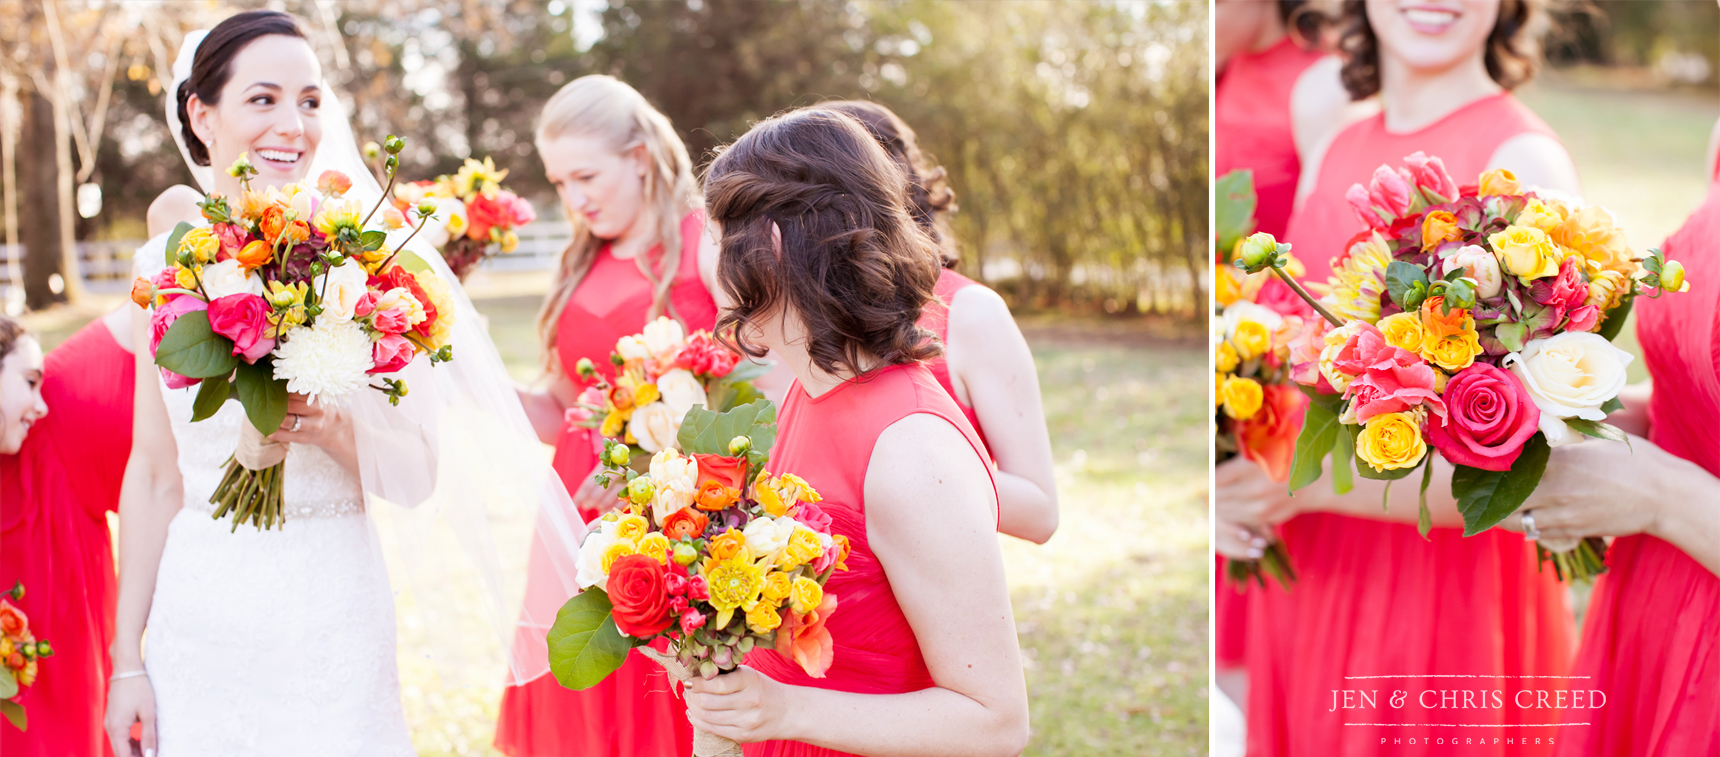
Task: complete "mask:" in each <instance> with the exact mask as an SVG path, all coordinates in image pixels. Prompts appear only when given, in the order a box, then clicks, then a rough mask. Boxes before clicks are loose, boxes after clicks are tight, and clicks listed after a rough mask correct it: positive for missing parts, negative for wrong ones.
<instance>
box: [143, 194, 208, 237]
mask: <svg viewBox="0 0 1720 757" xmlns="http://www.w3.org/2000/svg"><path fill="white" fill-rule="evenodd" d="M202 200H203V193H202V192H199V191H197V190H195V189H192V188H191V187H188V186H185V185H184V184H175V185H173V186H171V187H168V188H167V190H166V191H164V192H162V193H161V194H160V195H157V196H156V198H155V201H154V202H151V203H150V204H149V215H148V219H149V235H150V236H151V237H154V236H156V235H159V234H162V233H164V232H167V231H171V230H173V227H174V226H177V225H178V224H179V223H180V222H181V221H184V222H186V223H197V221H198V219H201V218H202V217H203V213H202V211H201V210H199V209H198V208H197V203H199V202H201V201H202Z"/></svg>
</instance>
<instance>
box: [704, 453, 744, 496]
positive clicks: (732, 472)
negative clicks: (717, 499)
mask: <svg viewBox="0 0 1720 757" xmlns="http://www.w3.org/2000/svg"><path fill="white" fill-rule="evenodd" d="M693 459H694V460H697V461H698V462H699V480H698V483H699V485H700V486H701V487H703V486H704V484H705V482H706V481H716V482H718V483H721V484H722V485H723V486H726V487H728V488H730V489H741V488H744V487H745V486H746V478H745V476H746V472H745V470H744V469H745V467H746V461H745V460H742V459H741V458H738V457H728V456H726V455H694V456H693Z"/></svg>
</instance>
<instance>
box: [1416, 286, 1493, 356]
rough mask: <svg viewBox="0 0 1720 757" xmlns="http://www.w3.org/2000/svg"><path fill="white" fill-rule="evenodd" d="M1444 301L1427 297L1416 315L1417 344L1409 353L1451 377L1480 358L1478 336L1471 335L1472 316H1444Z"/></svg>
mask: <svg viewBox="0 0 1720 757" xmlns="http://www.w3.org/2000/svg"><path fill="white" fill-rule="evenodd" d="M1444 310H1445V298H1444V297H1429V298H1427V300H1426V301H1424V302H1423V303H1422V305H1421V312H1420V314H1419V316H1420V320H1421V329H1422V341H1421V344H1419V345H1417V346H1416V347H1415V348H1407V349H1410V351H1411V352H1418V353H1420V355H1421V359H1423V360H1426V361H1428V362H1429V363H1433V364H1434V365H1436V366H1439V367H1440V368H1443V369H1445V370H1447V371H1450V372H1452V373H1456V372H1457V371H1461V370H1463V369H1464V368H1468V367H1469V366H1470V364H1472V363H1474V362H1475V356H1476V355H1479V354H1481V336H1480V335H1479V334H1477V333H1476V331H1475V316H1473V315H1471V314H1470V312H1469V311H1468V310H1465V309H1462V308H1456V309H1453V310H1452V311H1451V312H1449V313H1446V312H1444Z"/></svg>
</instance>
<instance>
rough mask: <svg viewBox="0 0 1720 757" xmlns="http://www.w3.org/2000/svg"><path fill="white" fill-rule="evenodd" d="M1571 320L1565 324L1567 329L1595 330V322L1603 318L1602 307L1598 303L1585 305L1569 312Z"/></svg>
mask: <svg viewBox="0 0 1720 757" xmlns="http://www.w3.org/2000/svg"><path fill="white" fill-rule="evenodd" d="M1567 315H1569V316H1570V319H1571V320H1570V321H1568V322H1567V323H1566V324H1565V330H1567V331H1594V330H1595V324H1597V323H1599V322H1600V320H1601V309H1600V306H1598V305H1584V306H1582V307H1580V308H1577V309H1575V310H1572V311H1571V312H1570V313H1567Z"/></svg>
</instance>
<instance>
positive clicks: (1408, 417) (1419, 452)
mask: <svg viewBox="0 0 1720 757" xmlns="http://www.w3.org/2000/svg"><path fill="white" fill-rule="evenodd" d="M1426 454H1427V443H1426V442H1424V441H1422V438H1421V423H1420V422H1418V421H1417V419H1416V416H1415V414H1414V413H1384V414H1381V415H1376V416H1374V417H1373V419H1371V420H1369V421H1368V422H1367V424H1366V425H1364V426H1362V432H1361V433H1360V434H1359V435H1357V436H1356V456H1357V457H1360V458H1361V459H1362V461H1363V462H1365V463H1367V464H1368V465H1370V466H1373V469H1374V470H1375V471H1378V472H1380V473H1384V472H1386V471H1388V470H1400V469H1403V468H1413V467H1415V466H1416V465H1417V464H1418V463H1420V462H1421V458H1422V457H1423V456H1425V455H1426Z"/></svg>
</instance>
